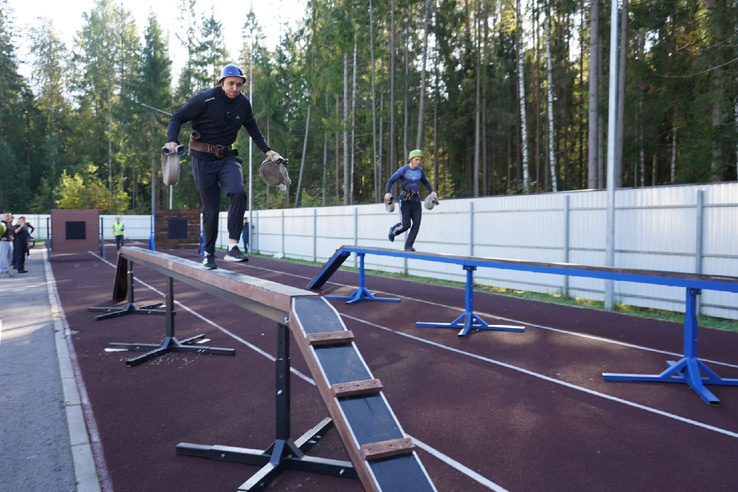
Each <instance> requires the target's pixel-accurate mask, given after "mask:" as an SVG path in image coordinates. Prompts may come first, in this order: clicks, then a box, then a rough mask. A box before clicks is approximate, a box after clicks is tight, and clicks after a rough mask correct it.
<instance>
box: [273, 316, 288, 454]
mask: <svg viewBox="0 0 738 492" xmlns="http://www.w3.org/2000/svg"><path fill="white" fill-rule="evenodd" d="M289 337H290V332H289V328H288V327H287V325H286V324H284V323H278V324H277V359H276V363H275V366H276V370H277V375H276V377H277V395H276V412H277V415H276V418H277V440H287V439H289V438H290V434H291V429H290V338H289Z"/></svg>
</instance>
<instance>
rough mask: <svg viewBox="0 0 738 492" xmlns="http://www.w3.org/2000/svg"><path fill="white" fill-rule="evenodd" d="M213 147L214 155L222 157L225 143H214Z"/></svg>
mask: <svg viewBox="0 0 738 492" xmlns="http://www.w3.org/2000/svg"><path fill="white" fill-rule="evenodd" d="M215 149H216V152H215V155H216V156H218V157H220V158H221V159H222V158H223V157H224V156H225V145H216V146H215Z"/></svg>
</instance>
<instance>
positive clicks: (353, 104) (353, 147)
mask: <svg viewBox="0 0 738 492" xmlns="http://www.w3.org/2000/svg"><path fill="white" fill-rule="evenodd" d="M358 50H359V47H358V43H357V42H356V41H354V79H353V81H352V82H351V203H354V181H355V179H354V171H355V166H356V52H357V51H358Z"/></svg>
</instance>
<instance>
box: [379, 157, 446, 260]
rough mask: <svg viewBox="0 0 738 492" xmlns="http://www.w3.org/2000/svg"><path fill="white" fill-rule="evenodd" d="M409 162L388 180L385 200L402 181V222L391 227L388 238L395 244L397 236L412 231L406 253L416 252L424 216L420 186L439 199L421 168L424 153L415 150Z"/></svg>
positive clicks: (406, 244) (407, 241) (409, 234)
mask: <svg viewBox="0 0 738 492" xmlns="http://www.w3.org/2000/svg"><path fill="white" fill-rule="evenodd" d="M408 160H409V161H410V162H409V163H408V164H405V165H404V166H402V167H401V168H400V169H398V170H397V171H396V172H395V173H394V174H393V175H392V176H390V178H389V179H388V180H387V186H386V187H385V190H384V191H385V195H384V200H385V201H387V200H388V199H389V198H390V197H391V196H392V195H391V194H390V190H392V185H393V184H395V181H397V180H400V215H401V216H402V222H398V223H397V224H395V225H393V226H391V227H390V229H389V234H388V235H387V237H388V239H389V240H390V241H392V242H394V240H395V236H397V235H399V234H402V233H403V232H405V231H406V230H408V229H410V232H409V233H408V235H407V239H406V240H405V251H415V248H413V244H415V238H416V237H417V236H418V231H419V230H420V219H421V217H422V215H423V210H422V207H421V204H420V192H419V190H418V184H419V183H423V184H424V185H425V187H426V188H428V191H429V192H430V193H431V196H433V198H434V199H437V198H438V195H436V192H435V191H433V187H432V186H431V184H430V183H429V182H428V179H427V178H426V177H425V171H423V168H422V167H420V164H421V162H423V153H422V152H421V151H420V150H417V149H416V150H413V151H412V152H410V155H409V156H408Z"/></svg>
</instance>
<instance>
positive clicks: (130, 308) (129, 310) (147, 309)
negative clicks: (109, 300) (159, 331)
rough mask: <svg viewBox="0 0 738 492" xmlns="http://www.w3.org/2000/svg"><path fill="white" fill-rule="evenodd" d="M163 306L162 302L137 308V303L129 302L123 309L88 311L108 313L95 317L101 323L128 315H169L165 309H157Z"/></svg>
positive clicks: (92, 308)
mask: <svg viewBox="0 0 738 492" xmlns="http://www.w3.org/2000/svg"><path fill="white" fill-rule="evenodd" d="M162 304H163V303H161V302H154V303H152V304H146V305H143V306H136V304H135V303H133V302H129V303H127V304H126V305H125V307H123V308H122V309H121V308H117V307H88V308H87V310H88V311H91V312H103V313H107V314H101V315H99V316H95V319H96V320H97V321H101V320H104V319H109V318H117V317H118V316H125V315H126V314H167V312H166V310H164V309H156V308H158V307H159V306H161V305H162Z"/></svg>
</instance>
